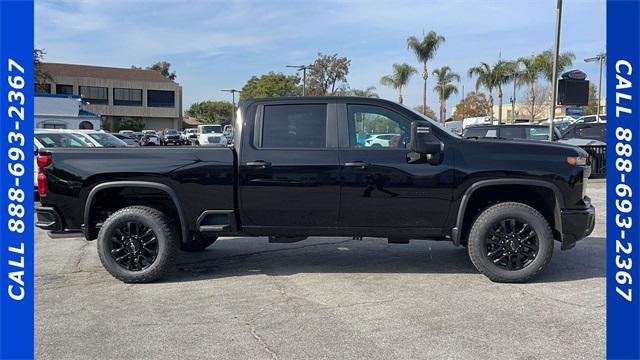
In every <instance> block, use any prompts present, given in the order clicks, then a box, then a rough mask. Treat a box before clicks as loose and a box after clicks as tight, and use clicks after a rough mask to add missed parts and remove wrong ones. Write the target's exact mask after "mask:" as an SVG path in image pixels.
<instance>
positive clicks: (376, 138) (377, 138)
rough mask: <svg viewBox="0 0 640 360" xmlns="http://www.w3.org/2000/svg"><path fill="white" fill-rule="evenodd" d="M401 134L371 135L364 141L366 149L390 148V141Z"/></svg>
mask: <svg viewBox="0 0 640 360" xmlns="http://www.w3.org/2000/svg"><path fill="white" fill-rule="evenodd" d="M394 137H398V138H399V137H400V134H371V135H369V137H368V138H367V139H366V140H365V141H364V146H365V147H389V141H391V139H393V138H394Z"/></svg>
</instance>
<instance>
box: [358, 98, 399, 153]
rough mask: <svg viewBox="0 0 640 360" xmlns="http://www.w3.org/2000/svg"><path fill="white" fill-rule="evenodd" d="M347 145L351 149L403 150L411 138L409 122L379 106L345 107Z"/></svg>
mask: <svg viewBox="0 0 640 360" xmlns="http://www.w3.org/2000/svg"><path fill="white" fill-rule="evenodd" d="M347 116H348V121H349V138H350V141H349V145H350V147H352V148H371V149H375V148H396V149H398V148H399V149H404V148H406V147H407V144H408V143H409V138H410V137H411V135H410V134H411V121H410V120H409V119H407V118H405V117H404V116H402V115H400V114H398V113H396V112H393V111H391V110H387V109H385V108H382V107H379V106H372V105H347Z"/></svg>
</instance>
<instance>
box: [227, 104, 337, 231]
mask: <svg viewBox="0 0 640 360" xmlns="http://www.w3.org/2000/svg"><path fill="white" fill-rule="evenodd" d="M249 113H250V114H251V115H252V119H246V120H244V121H245V124H247V123H248V122H250V121H253V122H254V126H253V127H252V129H253V132H252V133H246V134H243V135H242V138H243V145H242V152H241V154H240V174H239V175H240V176H239V186H240V191H239V194H240V199H239V201H240V212H241V214H242V221H243V224H242V225H243V228H245V229H248V230H249V231H254V232H255V231H256V230H260V228H262V229H269V230H270V231H269V232H268V233H270V234H278V233H280V232H281V230H282V232H289V233H290V232H291V230H295V229H293V228H305V229H307V228H326V227H335V226H336V225H337V223H338V207H339V198H340V180H339V174H340V166H339V161H338V160H339V159H338V156H339V155H338V149H337V140H336V125H335V124H336V119H335V118H336V111H335V104H331V103H328V102H327V101H320V100H310V101H308V102H307V101H305V102H304V103H294V104H292V103H291V102H290V101H289V103H286V102H283V103H277V102H275V103H274V102H269V103H267V104H264V105H257V106H255V111H250V112H249ZM251 115H250V116H251ZM305 233H306V232H305Z"/></svg>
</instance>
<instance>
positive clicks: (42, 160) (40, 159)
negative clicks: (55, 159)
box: [36, 154, 52, 196]
mask: <svg viewBox="0 0 640 360" xmlns="http://www.w3.org/2000/svg"><path fill="white" fill-rule="evenodd" d="M51 162H52V159H51V155H50V154H38V156H37V157H36V163H37V165H38V194H40V196H45V195H47V177H46V176H45V175H44V168H45V167H47V166H49V165H51Z"/></svg>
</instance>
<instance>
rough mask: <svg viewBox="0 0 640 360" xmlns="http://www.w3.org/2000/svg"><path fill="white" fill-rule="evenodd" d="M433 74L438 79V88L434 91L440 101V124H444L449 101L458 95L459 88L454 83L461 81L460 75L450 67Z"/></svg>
mask: <svg viewBox="0 0 640 360" xmlns="http://www.w3.org/2000/svg"><path fill="white" fill-rule="evenodd" d="M432 74H433V76H435V77H436V86H435V87H434V88H433V91H434V92H435V93H436V94H438V100H439V101H440V122H441V123H443V124H444V122H445V120H446V116H447V100H448V99H449V98H450V97H451V95H453V94H457V93H458V88H457V87H456V86H455V85H453V84H452V82H454V81H456V82H458V81H460V75H458V74H457V73H455V72H453V71H451V68H450V67H448V66H443V67H441V68H439V69H434V70H433V72H432Z"/></svg>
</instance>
